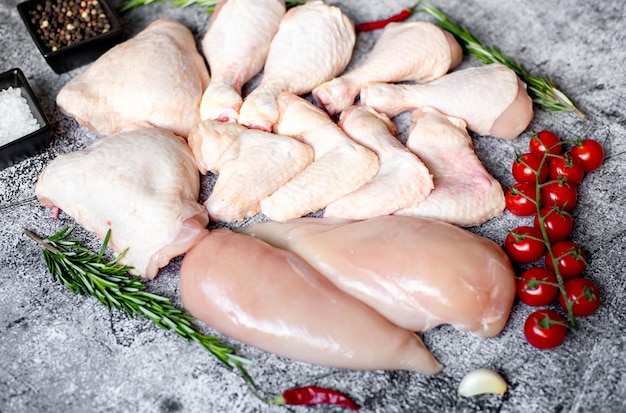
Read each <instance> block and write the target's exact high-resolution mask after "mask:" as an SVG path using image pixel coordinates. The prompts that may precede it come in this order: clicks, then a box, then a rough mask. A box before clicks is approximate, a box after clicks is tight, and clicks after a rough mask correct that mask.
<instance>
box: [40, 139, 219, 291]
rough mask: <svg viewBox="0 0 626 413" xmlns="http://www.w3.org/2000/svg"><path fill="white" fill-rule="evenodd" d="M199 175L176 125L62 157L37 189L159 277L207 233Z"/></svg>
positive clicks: (139, 269) (48, 203)
mask: <svg viewBox="0 0 626 413" xmlns="http://www.w3.org/2000/svg"><path fill="white" fill-rule="evenodd" d="M199 191H200V179H199V175H198V170H197V169H196V166H195V164H194V160H193V156H192V154H191V151H190V150H189V147H188V146H187V143H186V142H185V140H184V139H183V138H181V137H178V136H176V135H174V134H172V133H171V132H169V131H165V130H160V129H156V128H146V129H136V130H133V131H126V132H121V133H118V134H114V135H110V136H107V137H104V138H102V139H100V140H98V141H96V142H95V143H94V144H92V145H91V146H89V147H87V148H85V149H83V150H81V151H77V152H73V153H69V154H65V155H60V156H59V157H57V158H56V159H54V160H53V161H52V162H50V164H49V165H48V166H47V167H46V168H45V169H44V171H43V172H42V173H41V175H40V176H39V179H38V181H37V183H36V185H35V194H36V195H37V198H38V199H39V202H41V204H42V205H43V206H45V207H49V208H53V212H54V213H58V210H59V209H61V210H63V211H65V212H66V213H67V214H69V215H70V216H71V217H72V218H74V219H75V220H76V221H77V222H78V224H79V225H81V226H82V227H83V228H85V229H86V230H88V231H91V232H93V233H95V234H96V236H97V237H98V238H100V239H103V238H104V237H105V235H106V233H107V230H109V229H110V230H111V240H110V243H109V246H110V247H111V248H112V249H113V251H114V252H115V253H116V254H119V253H121V252H122V251H123V250H125V249H126V248H128V252H126V254H125V255H124V257H123V258H122V259H121V261H120V262H121V263H122V264H126V265H130V266H132V267H134V269H133V270H132V271H131V272H132V273H133V274H137V275H142V276H144V277H146V278H149V279H152V278H154V277H155V276H156V275H157V272H158V270H159V268H162V267H164V266H165V265H167V263H168V262H169V261H170V260H171V259H172V258H174V257H176V256H178V255H181V254H183V253H185V252H186V251H187V250H188V249H189V248H191V246H193V245H194V244H195V243H196V242H197V241H198V240H199V239H200V238H202V237H203V236H204V235H206V231H207V230H206V229H205V227H206V225H207V224H208V222H209V217H208V214H207V212H206V210H205V209H204V208H203V207H202V205H201V204H200V203H199V202H198V196H199Z"/></svg>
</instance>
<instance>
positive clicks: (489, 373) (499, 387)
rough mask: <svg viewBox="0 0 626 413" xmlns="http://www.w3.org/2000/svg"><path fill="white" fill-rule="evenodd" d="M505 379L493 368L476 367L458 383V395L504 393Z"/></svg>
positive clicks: (505, 387)
mask: <svg viewBox="0 0 626 413" xmlns="http://www.w3.org/2000/svg"><path fill="white" fill-rule="evenodd" d="M506 389H507V385H506V381H504V379H503V378H502V376H500V375H499V374H498V373H496V372H495V371H493V370H489V369H478V370H474V371H471V372H469V373H467V374H466V375H465V377H463V379H462V380H461V383H459V396H463V397H471V396H477V395H479V394H485V393H492V394H504V393H505V392H506Z"/></svg>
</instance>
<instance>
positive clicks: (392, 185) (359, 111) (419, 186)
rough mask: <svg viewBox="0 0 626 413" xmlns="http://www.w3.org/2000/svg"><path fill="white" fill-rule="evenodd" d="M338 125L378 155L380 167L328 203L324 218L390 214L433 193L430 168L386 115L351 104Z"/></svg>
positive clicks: (356, 217) (351, 217)
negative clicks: (407, 143)
mask: <svg viewBox="0 0 626 413" xmlns="http://www.w3.org/2000/svg"><path fill="white" fill-rule="evenodd" d="M339 126H340V127H341V128H342V129H343V131H344V132H346V134H347V135H348V136H350V137H351V138H352V139H353V140H354V141H356V142H357V143H360V144H361V145H363V146H365V147H366V148H368V149H369V150H371V151H372V152H374V153H375V154H376V155H377V156H378V159H379V161H380V169H379V171H378V173H377V174H376V176H375V177H374V178H372V180H371V181H369V182H367V183H366V184H364V185H362V186H361V187H359V188H358V189H356V190H355V191H353V192H351V193H349V194H348V195H346V196H344V197H342V198H339V199H338V200H336V201H333V202H331V203H330V204H328V205H327V206H326V208H325V209H324V216H325V217H339V218H349V219H367V218H373V217H376V216H380V215H388V214H391V213H393V212H395V211H397V210H399V209H402V208H406V207H408V206H411V205H415V204H417V203H419V202H422V201H423V200H424V199H425V198H426V196H428V194H430V191H432V189H433V185H434V184H433V179H432V176H431V174H430V171H429V170H428V169H427V168H426V166H425V165H424V163H423V162H422V161H421V160H420V159H419V158H418V157H417V156H416V155H415V154H414V153H412V152H411V151H409V150H408V149H407V148H406V147H405V146H404V145H403V144H402V142H400V141H399V140H398V139H397V138H396V136H395V133H396V125H395V123H393V121H391V120H390V119H389V118H388V117H387V116H386V115H384V114H380V113H378V112H376V111H374V109H372V108H368V107H365V106H351V107H350V108H348V109H346V110H345V111H344V112H342V113H341V118H340V119H339Z"/></svg>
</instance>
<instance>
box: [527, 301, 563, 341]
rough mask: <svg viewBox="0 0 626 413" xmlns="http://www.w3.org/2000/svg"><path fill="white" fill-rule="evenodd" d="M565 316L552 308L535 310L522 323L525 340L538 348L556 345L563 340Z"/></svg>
mask: <svg viewBox="0 0 626 413" xmlns="http://www.w3.org/2000/svg"><path fill="white" fill-rule="evenodd" d="M566 334H567V327H566V326H565V318H563V316H562V315H561V314H559V313H557V312H556V311H554V310H537V311H535V312H533V313H531V314H530V315H529V316H528V318H527V319H526V322H525V323H524V336H525V337H526V341H528V342H529V343H530V344H531V345H533V346H535V347H537V348H538V349H542V350H545V349H550V348H554V347H557V346H559V345H561V343H563V341H564V340H565V335H566Z"/></svg>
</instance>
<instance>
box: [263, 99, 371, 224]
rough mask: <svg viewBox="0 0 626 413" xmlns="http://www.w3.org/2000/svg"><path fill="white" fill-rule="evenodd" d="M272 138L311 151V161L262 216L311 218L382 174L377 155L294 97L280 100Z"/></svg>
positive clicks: (272, 198) (269, 202)
mask: <svg viewBox="0 0 626 413" xmlns="http://www.w3.org/2000/svg"><path fill="white" fill-rule="evenodd" d="M278 105H279V108H280V120H279V122H278V124H277V125H276V132H277V133H280V134H283V135H287V136H293V137H295V138H296V139H298V140H300V141H302V142H304V143H306V144H308V145H310V146H311V147H313V150H314V152H315V160H314V161H313V163H312V164H311V165H309V166H308V167H307V168H305V169H304V170H303V171H302V172H300V173H299V174H298V175H296V176H295V177H294V178H293V179H292V180H291V181H289V182H287V183H286V184H285V185H283V186H282V187H280V188H279V189H278V190H277V191H276V192H274V193H273V194H272V195H270V196H269V197H267V198H265V199H263V200H262V201H261V212H263V214H265V215H266V216H267V217H269V218H270V219H273V220H275V221H285V220H287V219H291V218H297V217H301V216H303V215H306V214H308V213H311V212H315V211H317V210H319V209H321V208H324V207H325V206H326V205H328V204H330V203H331V202H333V201H335V200H337V199H339V198H341V197H342V196H345V195H347V194H349V193H350V192H352V191H354V190H355V189H357V188H359V187H360V186H361V185H363V184H365V183H367V182H369V181H370V180H371V179H372V178H373V177H374V176H375V175H376V174H377V173H378V170H379V168H380V162H379V160H378V157H377V156H376V154H375V153H373V152H372V151H370V150H369V149H367V148H365V147H364V146H361V145H359V144H358V143H356V142H354V141H353V140H352V139H350V138H349V137H348V136H347V135H346V134H345V133H344V132H343V131H342V130H341V129H340V128H339V126H337V124H335V123H334V122H333V120H332V119H331V118H330V117H329V116H328V115H327V114H326V113H325V112H324V111H323V110H321V109H320V108H318V107H317V106H315V105H313V104H312V103H311V102H309V101H307V100H305V99H302V98H301V97H298V96H296V95H294V94H292V93H288V92H284V93H281V94H280V96H279V97H278Z"/></svg>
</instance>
